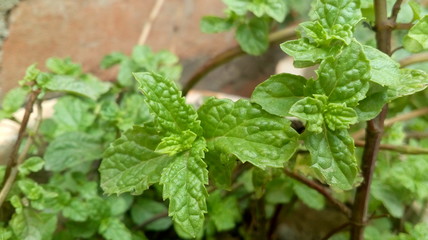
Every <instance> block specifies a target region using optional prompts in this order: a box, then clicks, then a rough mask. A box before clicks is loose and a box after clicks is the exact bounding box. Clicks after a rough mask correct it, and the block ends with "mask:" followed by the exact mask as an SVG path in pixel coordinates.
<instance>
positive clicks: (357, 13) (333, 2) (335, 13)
mask: <svg viewBox="0 0 428 240" xmlns="http://www.w3.org/2000/svg"><path fill="white" fill-rule="evenodd" d="M312 9H313V10H312V11H311V13H310V16H311V18H312V19H313V20H319V21H320V22H321V24H322V25H323V26H324V27H325V28H332V27H333V26H335V25H345V24H350V25H352V26H354V25H355V24H357V23H358V22H359V21H360V20H361V18H362V15H361V10H360V1H355V0H316V2H315V3H314V5H313V7H312Z"/></svg>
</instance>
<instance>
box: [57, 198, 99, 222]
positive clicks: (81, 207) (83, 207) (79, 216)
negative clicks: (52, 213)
mask: <svg viewBox="0 0 428 240" xmlns="http://www.w3.org/2000/svg"><path fill="white" fill-rule="evenodd" d="M92 207H93V206H91V205H89V202H86V201H82V200H80V199H76V198H74V199H73V200H71V202H70V203H69V204H67V206H65V207H64V208H63V209H62V215H63V216H64V217H66V218H68V219H70V220H73V221H76V222H84V221H86V220H87V219H88V217H89V215H90V209H91V208H92Z"/></svg>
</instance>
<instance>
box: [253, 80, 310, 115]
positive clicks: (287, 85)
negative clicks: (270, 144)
mask: <svg viewBox="0 0 428 240" xmlns="http://www.w3.org/2000/svg"><path fill="white" fill-rule="evenodd" d="M305 84H306V78H304V77H302V76H297V75H293V74H289V73H282V74H277V75H273V76H271V77H270V78H269V79H268V80H266V81H264V82H263V83H261V84H260V85H258V86H257V87H256V89H255V90H254V92H253V95H252V96H251V100H252V101H253V102H256V103H257V104H259V105H260V106H262V108H263V109H264V110H266V111H267V112H269V113H272V114H275V115H278V116H290V113H289V111H290V108H291V106H292V105H293V104H294V103H296V102H297V101H298V100H300V99H302V98H303V97H304V92H303V90H304V86H305Z"/></svg>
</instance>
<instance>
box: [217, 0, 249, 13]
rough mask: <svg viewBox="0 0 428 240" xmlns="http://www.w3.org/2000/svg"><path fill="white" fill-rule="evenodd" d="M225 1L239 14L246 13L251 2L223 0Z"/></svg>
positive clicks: (246, 0) (245, 0)
mask: <svg viewBox="0 0 428 240" xmlns="http://www.w3.org/2000/svg"><path fill="white" fill-rule="evenodd" d="M223 2H224V3H225V4H226V5H227V6H228V7H229V9H230V10H232V11H234V12H235V13H236V14H238V15H245V13H246V12H247V8H248V5H249V4H250V1H248V0H223Z"/></svg>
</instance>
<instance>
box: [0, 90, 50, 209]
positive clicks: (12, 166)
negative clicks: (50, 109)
mask: <svg viewBox="0 0 428 240" xmlns="http://www.w3.org/2000/svg"><path fill="white" fill-rule="evenodd" d="M38 94H39V91H34V92H31V94H30V99H29V101H28V102H27V105H26V107H25V114H24V118H23V120H22V124H21V128H20V130H19V134H18V139H17V140H16V142H15V145H14V149H13V150H12V153H11V155H10V156H11V157H10V160H9V163H8V166H7V168H6V174H5V179H6V181H5V183H4V185H3V188H2V189H1V191H0V208H1V206H3V203H4V201H5V200H6V198H7V195H8V194H9V191H10V189H11V188H12V186H13V183H14V182H15V179H16V176H17V175H18V167H19V165H21V164H22V163H23V162H24V160H25V157H26V156H27V153H28V151H29V150H30V147H31V145H32V144H33V137H32V136H30V137H29V138H28V140H27V142H26V143H25V146H24V148H23V151H22V153H21V154H20V155H19V156H18V149H19V146H20V145H21V142H22V139H23V138H24V132H25V130H26V128H27V125H28V121H29V119H30V115H31V112H32V111H33V105H34V102H35V101H36V100H37V96H38ZM41 121H42V105H41V102H40V101H38V102H37V118H36V124H35V126H34V131H35V132H37V131H38V129H39V127H40V123H41ZM15 148H16V149H15Z"/></svg>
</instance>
